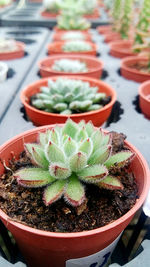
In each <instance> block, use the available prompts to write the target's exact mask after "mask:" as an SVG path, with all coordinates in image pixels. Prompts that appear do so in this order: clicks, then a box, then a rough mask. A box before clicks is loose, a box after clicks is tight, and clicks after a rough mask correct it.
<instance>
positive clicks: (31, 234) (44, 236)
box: [0, 126, 150, 267]
mask: <svg viewBox="0 0 150 267" xmlns="http://www.w3.org/2000/svg"><path fill="white" fill-rule="evenodd" d="M51 127H52V126H45V127H40V128H35V129H32V130H30V131H28V132H25V133H23V134H20V135H18V136H16V137H14V138H12V139H11V140H10V141H8V142H6V143H5V144H4V145H2V146H1V147H0V158H1V159H3V160H4V161H5V164H6V165H7V166H9V159H10V158H11V157H12V151H14V155H15V157H16V158H18V157H19V154H20V153H21V152H22V151H23V150H24V143H28V142H31V143H32V142H34V141H35V140H37V135H38V133H39V132H40V131H45V130H46V129H47V128H51ZM125 143H126V145H127V147H128V148H129V149H130V150H131V151H133V152H134V153H135V157H134V159H133V161H132V163H131V170H132V172H133V173H134V176H135V178H136V181H137V184H138V193H139V198H138V199H137V201H136V203H135V205H134V206H133V207H132V209H131V210H130V211H128V212H127V213H126V214H125V215H123V216H122V217H121V218H119V219H118V220H116V221H114V222H112V223H110V224H108V225H106V226H104V227H100V228H97V229H94V230H90V231H83V232H78V233H52V232H48V231H42V230H37V229H34V228H31V227H29V226H27V225H25V224H21V223H18V222H16V221H15V220H13V219H11V218H10V217H9V216H8V215H7V214H6V213H4V212H3V211H2V210H0V218H1V220H2V221H3V223H4V224H5V226H6V227H7V229H8V230H9V231H10V232H11V233H12V234H13V236H14V238H15V240H16V242H17V244H18V246H19V248H20V250H21V252H22V254H23V256H24V257H25V260H26V261H27V263H28V266H30V267H35V266H38V267H43V266H51V267H65V266H66V265H65V262H66V260H68V259H75V258H80V257H85V256H89V255H91V254H93V253H96V252H98V251H100V250H102V249H104V248H105V247H107V246H108V245H109V244H110V243H112V242H113V241H114V240H115V239H116V237H117V236H118V235H119V234H120V233H121V232H122V231H123V230H124V229H125V227H126V226H127V225H128V224H129V223H130V221H131V219H132V218H133V216H134V214H135V213H136V212H137V211H138V210H139V208H140V207H141V205H142V204H143V202H144V200H145V198H146V196H147V193H148V190H149V180H150V179H149V178H150V173H149V168H148V166H147V163H146V161H145V160H144V158H143V156H142V155H141V154H140V152H139V151H138V150H137V149H136V148H135V147H133V146H132V145H131V144H129V143H128V142H125ZM3 173H4V167H3V165H2V163H1V162H0V174H1V175H2V174H3ZM12 205H13V204H12ZM31 205H32V203H31ZM77 266H78V265H77ZM80 266H81V265H80ZM82 266H84V265H82Z"/></svg>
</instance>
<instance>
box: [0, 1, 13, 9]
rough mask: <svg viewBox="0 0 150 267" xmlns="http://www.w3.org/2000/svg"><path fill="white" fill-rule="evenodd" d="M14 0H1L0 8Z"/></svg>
mask: <svg viewBox="0 0 150 267" xmlns="http://www.w3.org/2000/svg"><path fill="white" fill-rule="evenodd" d="M11 2H12V0H0V8H3V7H5V6H8V5H10V4H11Z"/></svg>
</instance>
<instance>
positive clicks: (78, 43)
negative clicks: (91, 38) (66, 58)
mask: <svg viewBox="0 0 150 267" xmlns="http://www.w3.org/2000/svg"><path fill="white" fill-rule="evenodd" d="M96 53H97V46H96V44H94V43H91V42H87V41H82V40H70V41H60V42H54V43H51V44H49V45H48V54H49V55H58V54H66V55H73V54H75V55H89V56H96Z"/></svg>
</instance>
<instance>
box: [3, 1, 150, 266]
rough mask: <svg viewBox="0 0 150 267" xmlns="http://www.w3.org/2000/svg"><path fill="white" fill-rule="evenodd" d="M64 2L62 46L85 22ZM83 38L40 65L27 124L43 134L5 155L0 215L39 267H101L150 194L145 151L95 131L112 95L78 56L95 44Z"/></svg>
mask: <svg viewBox="0 0 150 267" xmlns="http://www.w3.org/2000/svg"><path fill="white" fill-rule="evenodd" d="M64 3H65V7H64V8H65V12H63V11H64V10H62V14H63V15H62V17H61V19H59V21H58V25H57V28H55V30H56V29H57V31H59V32H60V30H62V29H63V30H65V32H64V31H63V32H62V31H61V35H60V36H61V38H62V34H63V35H65V34H66V33H68V32H66V30H68V29H69V30H75V29H76V30H78V32H76V31H72V33H71V35H72V36H73V33H75V34H76V38H77V34H78V36H87V34H89V33H88V32H87V30H88V28H89V23H87V22H86V20H85V19H82V17H81V16H80V15H79V13H80V10H78V11H76V9H75V5H77V3H76V2H75V1H72V6H71V7H70V12H69V11H68V12H69V13H67V11H66V3H67V0H66V1H64ZM67 8H68V7H67ZM78 8H79V7H78ZM73 10H74V12H72V11H73ZM70 14H71V16H72V20H71V16H70ZM72 21H73V22H72ZM81 29H82V30H84V31H82V32H79V30H81ZM81 33H82V34H83V35H82V34H81ZM85 33H86V34H85ZM55 36H56V35H55ZM74 36H75V35H74ZM65 38H66V37H65ZM74 38H75V37H74ZM78 38H79V37H78ZM78 38H77V39H76V43H74V42H73V40H72V39H71V40H69V41H68V43H69V44H67V46H65V45H66V43H67V42H66V43H63V44H61V50H59V55H57V56H54V55H52V50H49V51H50V57H49V58H47V59H46V60H43V61H42V62H40V69H41V74H43V75H45V76H48V77H47V78H45V79H41V80H39V81H37V82H34V83H33V84H30V85H29V86H27V87H26V88H25V89H24V90H23V91H22V92H21V99H22V102H23V104H24V105H25V108H26V111H27V114H28V116H29V118H31V120H32V121H33V122H34V124H36V125H46V126H43V127H38V128H35V129H33V130H30V131H28V132H26V133H23V134H20V135H19V136H17V137H14V138H13V139H12V140H10V141H8V142H7V143H5V144H4V145H3V146H1V148H0V158H1V161H0V174H1V180H0V183H1V189H2V192H3V194H1V199H0V200H1V210H0V217H1V220H2V221H3V222H4V224H5V225H6V226H7V228H8V229H9V230H10V231H11V232H12V234H13V235H14V237H15V239H16V241H17V243H18V245H19V248H20V250H21V252H22V253H23V255H24V257H25V259H26V261H27V264H29V265H30V266H33V267H34V266H39V267H40V266H41V267H42V266H53V267H58V266H59V267H65V266H67V267H70V266H73V265H76V266H90V267H92V266H96V265H101V266H104V265H105V263H106V262H107V260H108V258H109V256H110V255H111V252H112V249H113V247H114V245H115V243H114V242H116V241H115V240H116V239H117V238H118V237H119V235H120V234H121V232H122V231H123V230H124V228H125V227H126V226H127V225H128V224H129V222H130V221H131V219H132V218H133V216H134V214H135V212H136V211H137V210H138V209H139V208H140V207H141V205H142V204H143V202H144V200H145V198H146V195H147V192H148V188H149V168H148V166H147V163H146V161H145V160H144V158H143V156H142V155H141V154H140V152H139V151H138V150H137V149H136V148H135V147H133V146H132V145H131V144H129V143H128V142H127V141H125V136H124V135H123V134H118V133H115V132H112V133H109V132H107V131H105V130H102V129H100V128H96V127H95V126H100V125H102V124H103V122H104V121H105V120H106V119H107V118H108V116H109V114H110V112H111V109H112V106H113V104H114V102H115V101H116V93H115V90H113V89H112V88H111V87H110V86H109V85H107V84H106V83H104V82H102V81H100V80H99V75H100V74H101V70H102V64H103V63H101V62H100V61H99V60H98V59H96V53H95V54H94V55H93V56H91V57H87V56H85V55H82V56H81V54H82V53H84V52H85V50H87V51H88V50H89V51H90V49H92V48H93V46H94V47H95V44H93V43H92V41H90V42H87V43H86V41H84V40H81V39H80V40H79V39H78ZM89 38H90V34H89ZM77 40H78V41H77ZM50 45H51V44H50ZM84 45H85V46H84ZM49 47H50V46H49ZM53 47H54V48H56V47H58V43H57V42H55V43H53ZM62 49H64V51H63V52H64V55H63V56H62V55H60V54H61V53H62ZM74 52H75V54H76V55H73V56H72V54H74ZM70 53H71V55H68V54H70ZM73 65H74V66H73ZM93 66H94V67H93ZM74 67H75V68H74ZM76 70H77V72H75V71H76ZM44 71H47V73H46V72H44ZM53 72H56V73H57V75H55V76H51V77H49V73H50V75H53ZM68 72H69V74H68ZM62 73H63V75H62ZM65 73H66V76H65ZM79 73H80V75H79ZM86 73H87V75H91V76H90V78H89V77H87V76H86ZM60 74H61V75H60ZM83 74H84V75H83ZM93 77H94V78H93ZM91 121H92V122H91ZM60 123H61V124H60ZM48 124H49V125H48ZM116 198H117V199H118V201H119V203H118V201H116ZM10 203H11V205H10ZM31 203H32V204H31ZM41 244H42V246H41Z"/></svg>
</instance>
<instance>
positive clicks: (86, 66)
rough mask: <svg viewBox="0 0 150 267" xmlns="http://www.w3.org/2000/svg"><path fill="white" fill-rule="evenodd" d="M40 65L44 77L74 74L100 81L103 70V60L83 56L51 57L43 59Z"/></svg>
mask: <svg viewBox="0 0 150 267" xmlns="http://www.w3.org/2000/svg"><path fill="white" fill-rule="evenodd" d="M38 65H39V69H40V74H41V76H42V77H50V76H55V75H67V76H70V75H72V74H73V75H82V76H87V77H91V78H96V79H99V78H100V77H101V75H102V70H103V62H102V61H101V60H99V59H97V58H94V57H88V56H81V55H80V56H76V55H72V56H71V55H69V56H66V55H57V56H50V57H47V58H45V59H42V60H41V61H40V62H39V64H38Z"/></svg>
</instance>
